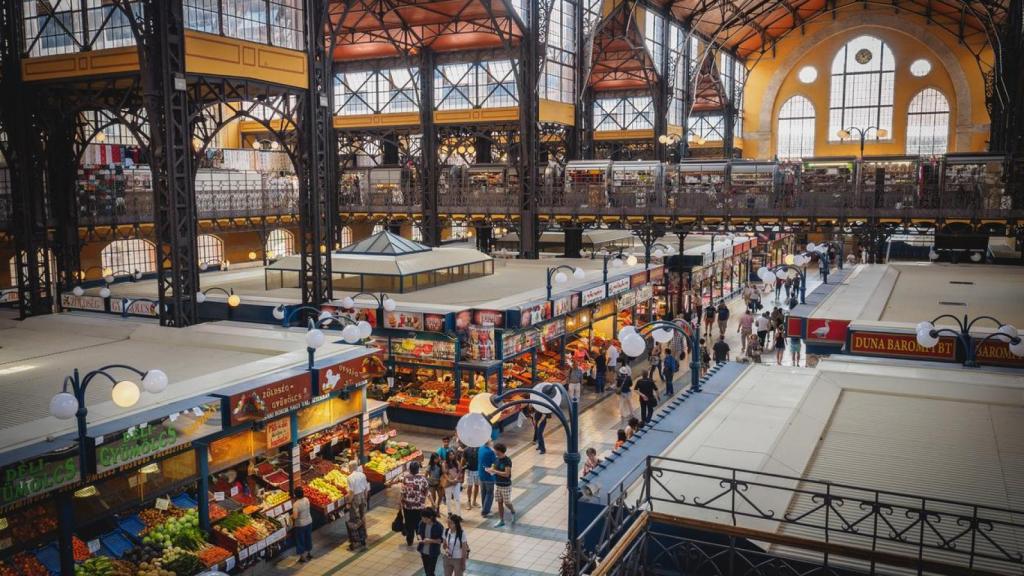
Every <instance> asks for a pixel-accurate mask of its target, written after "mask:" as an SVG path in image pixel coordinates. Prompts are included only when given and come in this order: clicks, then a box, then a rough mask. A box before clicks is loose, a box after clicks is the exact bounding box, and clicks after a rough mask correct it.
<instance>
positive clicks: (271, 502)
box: [210, 490, 291, 522]
mask: <svg viewBox="0 0 1024 576" xmlns="http://www.w3.org/2000/svg"><path fill="white" fill-rule="evenodd" d="M289 500H291V498H289V497H288V494H287V493H286V492H283V491H281V490H271V491H270V492H267V493H266V494H264V495H263V504H262V506H263V508H265V509H266V508H273V507H274V506H277V505H278V504H284V503H285V502H287V501H289ZM225 515H227V513H225ZM221 518H223V516H222V517H221ZM217 520H220V518H218V519H217ZM210 521H211V522H213V521H214V520H213V512H211V513H210Z"/></svg>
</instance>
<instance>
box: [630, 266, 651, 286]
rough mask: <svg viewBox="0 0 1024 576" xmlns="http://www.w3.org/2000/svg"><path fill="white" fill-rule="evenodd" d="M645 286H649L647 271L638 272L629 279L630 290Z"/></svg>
mask: <svg viewBox="0 0 1024 576" xmlns="http://www.w3.org/2000/svg"><path fill="white" fill-rule="evenodd" d="M644 284H647V270H644V271H643V272H637V273H636V274H633V275H632V276H630V277H629V287H630V288H639V287H640V286H643V285H644Z"/></svg>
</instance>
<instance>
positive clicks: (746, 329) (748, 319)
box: [736, 310, 754, 355]
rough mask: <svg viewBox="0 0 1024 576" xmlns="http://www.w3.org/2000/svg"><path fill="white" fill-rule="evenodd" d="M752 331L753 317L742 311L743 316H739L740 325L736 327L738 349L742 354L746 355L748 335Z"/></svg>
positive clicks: (746, 311) (748, 311)
mask: <svg viewBox="0 0 1024 576" xmlns="http://www.w3.org/2000/svg"><path fill="white" fill-rule="evenodd" d="M753 330H754V315H753V314H751V313H750V310H744V311H743V315H742V316H740V324H739V326H737V327H736V332H737V333H738V334H739V335H740V348H741V349H742V354H744V355H745V354H746V353H747V344H748V343H749V342H750V334H751V332H753Z"/></svg>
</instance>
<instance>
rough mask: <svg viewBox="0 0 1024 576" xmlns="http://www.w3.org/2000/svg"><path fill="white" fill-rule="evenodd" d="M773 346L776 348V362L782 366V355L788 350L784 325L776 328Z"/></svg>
mask: <svg viewBox="0 0 1024 576" xmlns="http://www.w3.org/2000/svg"><path fill="white" fill-rule="evenodd" d="M772 347H773V348H774V349H775V363H776V364H778V365H779V366H782V355H783V354H784V353H785V352H786V333H785V332H783V331H782V327H779V328H776V329H775V336H774V340H773V342H772Z"/></svg>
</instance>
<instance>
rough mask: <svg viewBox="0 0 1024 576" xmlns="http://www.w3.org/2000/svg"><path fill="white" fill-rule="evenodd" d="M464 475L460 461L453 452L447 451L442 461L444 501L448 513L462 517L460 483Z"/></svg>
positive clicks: (464, 471) (457, 455)
mask: <svg viewBox="0 0 1024 576" xmlns="http://www.w3.org/2000/svg"><path fill="white" fill-rule="evenodd" d="M465 474H466V470H465V468H463V463H462V459H461V458H460V457H459V454H458V453H457V452H456V451H455V450H449V451H448V458H447V459H446V460H445V461H444V501H445V503H446V504H447V505H448V513H449V514H451V513H452V509H453V508H454V510H455V514H459V515H462V481H463V478H464V476H465Z"/></svg>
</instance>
